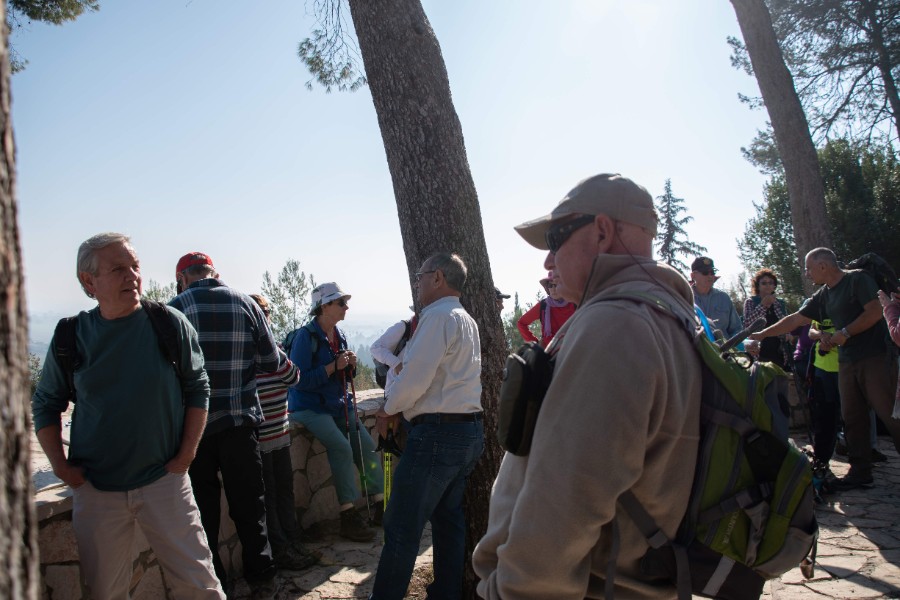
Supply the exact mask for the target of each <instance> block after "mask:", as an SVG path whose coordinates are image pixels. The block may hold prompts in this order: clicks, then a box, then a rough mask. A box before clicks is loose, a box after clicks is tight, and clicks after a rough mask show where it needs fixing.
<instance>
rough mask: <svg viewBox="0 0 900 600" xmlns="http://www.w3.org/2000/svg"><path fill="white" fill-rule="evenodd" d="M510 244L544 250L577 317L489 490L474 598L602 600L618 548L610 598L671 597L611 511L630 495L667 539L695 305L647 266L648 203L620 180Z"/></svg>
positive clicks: (682, 457) (629, 528)
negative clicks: (521, 448) (519, 448)
mask: <svg viewBox="0 0 900 600" xmlns="http://www.w3.org/2000/svg"><path fill="white" fill-rule="evenodd" d="M516 231H517V232H518V233H519V235H521V236H522V237H523V238H524V239H525V241H526V242H528V243H529V244H531V245H532V246H534V247H536V248H538V249H541V250H545V251H547V255H546V259H545V261H544V266H545V267H546V268H547V269H548V270H549V269H552V270H553V273H554V276H555V277H556V278H557V281H558V286H559V290H560V294H561V296H562V297H563V298H565V299H566V300H568V301H570V302H576V303H577V304H578V309H577V310H576V311H575V314H573V315H572V317H571V318H570V319H569V320H568V321H567V322H566V323H565V325H563V326H562V328H560V330H559V332H558V333H557V334H556V336H555V337H554V338H553V341H552V342H550V345H549V346H548V347H547V352H548V353H549V354H550V355H551V356H553V357H554V362H555V365H554V368H553V375H552V380H551V381H550V385H549V388H548V389H547V392H546V394H545V396H544V400H543V404H542V406H541V409H540V413H539V415H538V417H537V422H536V424H535V428H534V435H533V438H532V442H531V449H530V453H529V454H528V455H527V456H516V455H513V454H510V453H507V454H506V456H505V457H504V459H503V463H502V465H501V467H500V472H499V475H498V476H497V480H496V481H495V482H494V487H493V492H492V494H491V505H490V511H489V517H488V526H487V532H486V534H485V536H484V537H483V538H482V539H481V541H480V542H479V544H478V546H477V547H476V549H475V553H474V556H473V567H474V569H475V573H476V574H477V575H478V577H479V578H480V582H479V583H478V593H479V595H480V596H481V597H483V598H487V599H498V598H519V599H529V598H531V599H538V598H541V599H543V598H560V597H566V598H575V597H578V598H582V597H590V598H602V597H603V596H604V585H605V582H606V574H607V572H608V571H607V569H608V568H609V566H610V565H609V564H608V563H609V562H610V557H611V552H610V548H611V547H612V546H613V545H614V544H615V542H616V540H618V542H619V549H618V555H617V557H616V558H615V578H614V584H613V586H614V589H613V590H612V591H613V593H614V594H613V595H614V596H615V597H616V598H622V597H641V598H674V597H675V595H676V592H675V588H674V586H673V585H665V584H661V583H660V582H655V583H650V582H648V581H647V579H646V578H645V577H644V576H642V575H641V571H640V566H639V562H640V559H641V557H642V556H643V555H644V553H645V552H647V549H648V548H649V546H648V543H647V540H646V539H645V538H644V536H643V535H642V534H641V533H640V531H639V530H638V527H637V526H636V525H635V524H634V523H633V522H632V521H631V519H630V518H629V517H628V515H627V514H625V513H624V512H623V511H617V508H616V507H617V501H618V499H619V497H620V496H621V495H622V494H623V493H624V492H625V491H627V490H630V491H631V492H632V493H633V494H634V496H636V497H637V500H638V501H639V502H640V503H641V505H642V506H643V507H644V508H645V509H646V511H647V512H648V513H649V514H650V516H651V517H652V519H653V520H654V522H655V523H656V524H657V525H658V526H659V527H660V528H661V529H662V531H663V533H665V534H666V535H667V536H669V538H673V537H674V536H675V533H676V531H677V529H678V526H679V523H680V522H681V518H682V516H683V515H684V513H685V510H686V508H687V503H688V498H689V496H690V491H691V482H692V480H693V474H694V464H695V460H696V453H697V445H698V436H699V423H700V416H699V411H700V391H701V370H700V361H699V357H698V356H697V353H696V352H695V351H694V349H693V347H692V342H691V338H690V336H689V335H688V331H687V329H686V327H685V324H686V323H694V322H695V317H694V307H693V298H692V294H691V288H690V286H689V285H688V282H687V280H686V279H685V278H684V277H683V276H682V275H681V273H679V272H678V271H676V270H675V269H673V268H671V267H669V266H668V265H666V264H664V263H662V262H656V261H654V260H653V258H652V253H653V239H654V237H655V236H656V231H657V215H656V211H655V209H654V205H653V198H652V197H651V196H650V194H649V193H648V192H647V190H646V189H644V188H643V187H641V186H639V185H637V184H636V183H634V182H633V181H632V180H630V179H627V178H625V177H622V176H621V175H610V174H604V175H597V176H595V177H591V178H589V179H586V180H584V181H582V182H581V183H579V184H578V185H577V186H576V187H575V188H574V189H572V190H571V191H570V192H569V193H568V194H567V195H566V197H565V198H564V199H563V200H562V201H561V202H560V203H559V204H558V205H557V206H556V208H555V209H554V210H553V211H552V212H551V213H550V214H548V215H545V216H543V217H540V218H538V219H534V220H532V221H528V222H526V223H522V224H521V225H518V226H517V227H516ZM629 295H630V297H623V296H629ZM635 297H637V298H646V299H651V298H652V299H653V302H654V303H656V302H659V303H664V304H665V305H666V306H668V307H669V310H671V312H672V313H674V314H675V315H677V317H678V318H677V319H676V318H672V316H669V315H667V314H664V313H662V312H660V311H658V310H656V309H655V308H654V307H653V306H651V305H650V303H648V302H646V301H643V300H640V299H638V300H635V299H633V298H635ZM615 530H617V531H618V534H616V533H614V531H615Z"/></svg>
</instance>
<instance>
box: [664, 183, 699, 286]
mask: <svg viewBox="0 0 900 600" xmlns="http://www.w3.org/2000/svg"><path fill="white" fill-rule="evenodd" d="M656 200H657V204H656V211H657V212H658V213H659V233H657V235H656V246H657V248H658V249H659V256H660V258H661V259H662V260H663V262H665V263H666V264H667V265H669V266H670V267H674V268H676V269H680V270H682V271H687V270H688V266H687V265H686V264H685V263H684V262H682V261H680V260H679V259H678V258H677V257H678V256H679V255H681V256H697V255H699V254H704V253H706V251H707V250H706V248H705V247H703V246H701V245H700V244H697V243H694V242H692V241H690V240H688V239H687V232H686V231H685V230H684V226H685V225H687V224H688V223H690V222H691V221H693V220H694V217H689V216H683V217H682V216H681V214H682V213H684V212H686V211H687V207H685V205H684V198H676V197H675V195H674V194H673V193H672V180H671V179H666V188H665V193H664V194H663V195H662V196H657V197H656Z"/></svg>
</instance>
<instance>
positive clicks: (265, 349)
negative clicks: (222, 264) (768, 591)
mask: <svg viewBox="0 0 900 600" xmlns="http://www.w3.org/2000/svg"><path fill="white" fill-rule="evenodd" d="M169 305H170V306H172V307H173V308H177V309H178V310H180V311H181V312H183V313H184V315H185V316H186V317H187V318H188V320H189V321H190V322H191V324H192V325H193V326H194V329H196V330H197V333H198V334H199V337H200V348H201V349H202V350H203V357H204V360H205V361H206V372H207V374H208V375H209V386H210V388H211V390H210V397H209V415H208V417H207V419H206V430H205V431H204V433H203V435H204V436H205V435H208V434H213V433H217V432H219V431H222V430H224V429H227V428H229V427H238V426H241V425H253V426H256V425H259V424H260V423H261V422H262V420H263V415H262V409H261V408H260V405H259V397H258V396H257V393H256V374H257V373H272V372H275V371H277V370H278V367H279V357H278V346H277V345H276V343H275V339H274V338H273V337H272V331H271V330H270V329H269V326H268V324H267V323H266V317H265V316H264V315H263V312H262V310H260V308H259V306H257V304H256V302H254V301H253V299H252V298H250V297H249V296H246V295H244V294H242V293H240V292H237V291H235V290H233V289H231V288H229V287H228V286H226V285H225V284H224V283H223V282H222V281H221V280H219V279H212V278H208V279H201V280H200V281H195V282H194V283H192V284H191V285H190V286H189V287H188V289H186V290H185V291H184V292H182V293H181V294H179V295H178V296H177V297H175V298H174V299H173V300H172V301H171V302H169Z"/></svg>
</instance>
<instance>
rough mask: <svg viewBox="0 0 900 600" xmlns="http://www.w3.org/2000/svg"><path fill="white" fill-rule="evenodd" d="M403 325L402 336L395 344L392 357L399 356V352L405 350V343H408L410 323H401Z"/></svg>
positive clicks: (410, 329)
mask: <svg viewBox="0 0 900 600" xmlns="http://www.w3.org/2000/svg"><path fill="white" fill-rule="evenodd" d="M403 324H404V325H405V327H404V329H403V335H402V336H401V337H400V340H399V341H398V342H397V346H396V347H395V348H394V352H393V354H394V356H397V355H399V354H400V351H401V350H403V349H404V348H406V343H407V342H408V341H409V338H410V335H411V333H412V321H403Z"/></svg>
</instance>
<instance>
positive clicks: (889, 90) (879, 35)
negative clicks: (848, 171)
mask: <svg viewBox="0 0 900 600" xmlns="http://www.w3.org/2000/svg"><path fill="white" fill-rule="evenodd" d="M859 11H860V12H861V13H862V15H863V21H864V22H865V23H866V24H867V25H868V35H869V42H870V43H871V44H872V48H873V50H874V51H875V56H876V64H877V65H878V71H879V73H881V81H882V82H883V83H884V95H885V96H887V100H888V105H889V106H890V107H891V114H892V115H893V117H894V126H895V127H896V128H897V138H898V139H900V94H898V92H897V81H896V80H895V79H894V74H893V67H894V66H895V65H894V61H892V60H891V51H890V49H889V48H888V47H887V43H886V42H885V39H884V24H883V23H882V22H881V21H880V20H879V18H878V14H877V11H876V7H875V6H874V3H873V2H871V1H870V0H863V1H861V2H860V3H859Z"/></svg>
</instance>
